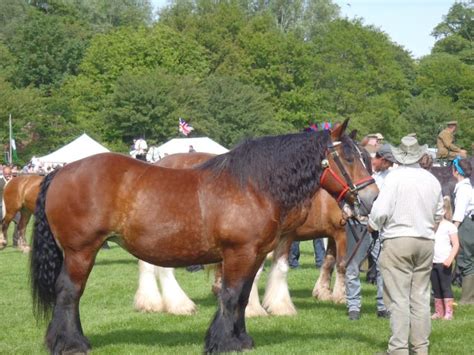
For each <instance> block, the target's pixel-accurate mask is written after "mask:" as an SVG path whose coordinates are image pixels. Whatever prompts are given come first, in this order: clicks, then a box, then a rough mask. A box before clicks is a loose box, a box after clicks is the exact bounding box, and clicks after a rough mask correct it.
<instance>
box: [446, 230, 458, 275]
mask: <svg viewBox="0 0 474 355" xmlns="http://www.w3.org/2000/svg"><path fill="white" fill-rule="evenodd" d="M449 239H450V240H451V245H452V246H453V247H452V249H451V253H449V256H448V257H447V258H446V260H445V261H443V265H444V266H445V267H450V266H451V264H452V263H453V260H454V258H455V257H456V255H457V254H458V251H459V237H458V234H457V233H453V234H450V235H449Z"/></svg>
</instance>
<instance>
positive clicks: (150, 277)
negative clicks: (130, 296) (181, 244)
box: [134, 260, 163, 312]
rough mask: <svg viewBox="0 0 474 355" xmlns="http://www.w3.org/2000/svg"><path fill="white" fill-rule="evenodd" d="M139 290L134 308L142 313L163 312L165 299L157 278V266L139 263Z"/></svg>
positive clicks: (143, 262) (141, 261) (140, 261)
mask: <svg viewBox="0 0 474 355" xmlns="http://www.w3.org/2000/svg"><path fill="white" fill-rule="evenodd" d="M138 270H139V275H138V289H137V292H136V293H135V301H134V306H135V309H136V310H137V311H141V312H162V311H163V299H162V297H161V294H160V291H159V290H158V285H157V284H156V278H155V265H152V264H149V263H147V262H145V261H143V260H139V261H138Z"/></svg>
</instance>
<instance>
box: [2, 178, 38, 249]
mask: <svg viewBox="0 0 474 355" xmlns="http://www.w3.org/2000/svg"><path fill="white" fill-rule="evenodd" d="M43 178H44V177H43V176H39V175H21V176H17V177H14V178H13V179H11V180H10V181H9V182H8V184H7V185H6V186H5V189H4V191H3V206H4V211H5V213H4V216H3V220H2V234H3V237H4V238H5V239H4V243H2V242H1V241H0V249H3V248H4V247H5V246H6V244H7V232H8V227H9V226H10V223H11V221H12V220H13V218H15V215H16V214H17V213H18V212H20V221H19V222H18V248H19V249H20V250H22V251H23V252H28V251H29V250H30V247H29V246H28V243H27V242H26V238H25V231H26V226H27V225H28V222H29V221H30V218H31V215H32V214H33V212H34V211H35V205H36V198H37V197H38V193H39V188H40V184H41V181H43Z"/></svg>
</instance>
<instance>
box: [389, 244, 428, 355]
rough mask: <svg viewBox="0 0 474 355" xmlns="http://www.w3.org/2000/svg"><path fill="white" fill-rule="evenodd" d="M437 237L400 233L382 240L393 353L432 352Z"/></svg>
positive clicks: (391, 352)
mask: <svg viewBox="0 0 474 355" xmlns="http://www.w3.org/2000/svg"><path fill="white" fill-rule="evenodd" d="M433 253H434V241H433V240H430V239H425V238H415V237H400V238H393V239H386V240H384V241H383V243H382V252H381V254H380V269H381V271H382V276H383V281H384V302H385V305H386V306H387V308H388V310H389V311H390V313H391V316H390V327H391V329H392V336H391V337H390V340H389V343H388V352H389V354H408V353H409V351H410V350H411V352H412V353H414V354H428V345H429V336H430V333H431V315H430V274H431V268H432V264H433Z"/></svg>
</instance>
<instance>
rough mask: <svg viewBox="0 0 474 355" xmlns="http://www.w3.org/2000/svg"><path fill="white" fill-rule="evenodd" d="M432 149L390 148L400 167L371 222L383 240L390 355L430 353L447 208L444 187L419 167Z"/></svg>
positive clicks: (407, 144) (409, 140)
mask: <svg viewBox="0 0 474 355" xmlns="http://www.w3.org/2000/svg"><path fill="white" fill-rule="evenodd" d="M427 148H428V147H427V146H426V145H424V146H420V145H419V144H418V141H417V140H416V138H414V137H409V136H406V137H403V138H402V140H401V144H400V146H399V147H398V148H396V147H391V149H392V154H393V156H394V157H395V159H396V160H397V162H398V163H399V164H400V166H399V167H398V168H396V169H393V170H392V171H391V172H390V174H388V175H387V177H386V178H385V181H384V185H383V188H382V189H380V193H379V196H378V197H377V200H375V202H374V205H373V207H372V211H371V213H370V215H369V220H368V228H369V231H379V232H380V236H381V242H382V251H381V253H380V261H379V262H380V269H381V271H382V277H383V281H384V301H385V305H386V306H387V308H388V310H389V312H390V314H391V315H390V326H391V330H392V335H391V337H390V340H389V343H388V353H390V354H407V355H408V353H409V352H410V351H411V352H413V353H416V354H428V347H429V336H430V333H431V312H430V275H431V268H432V263H433V252H434V234H435V230H436V228H437V225H438V223H439V222H441V219H442V217H443V214H444V210H443V198H442V194H441V185H440V183H439V182H438V180H437V179H436V178H435V177H434V176H433V175H432V174H431V173H430V172H428V171H426V170H424V169H422V168H421V167H420V165H419V164H418V161H419V160H420V159H421V157H422V156H423V154H424V153H426V152H427Z"/></svg>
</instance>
